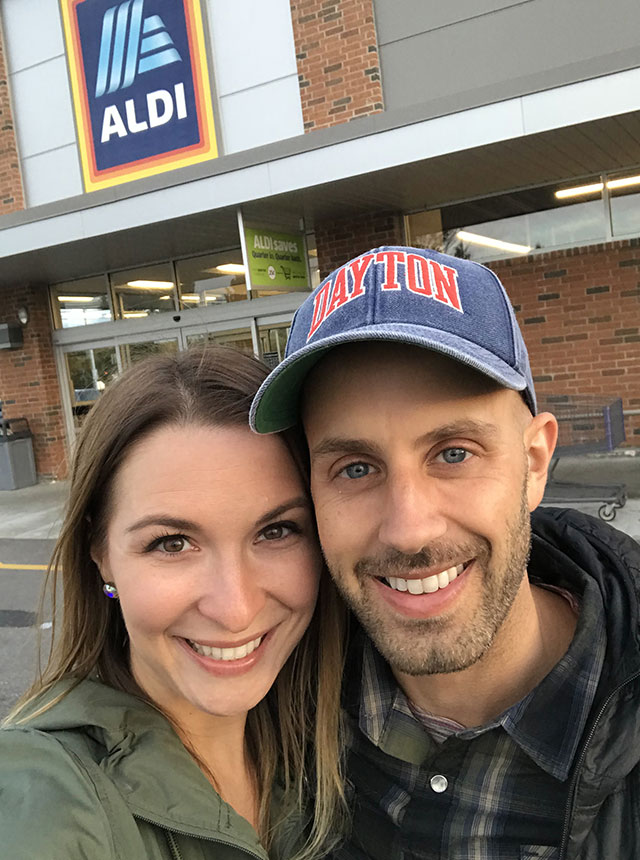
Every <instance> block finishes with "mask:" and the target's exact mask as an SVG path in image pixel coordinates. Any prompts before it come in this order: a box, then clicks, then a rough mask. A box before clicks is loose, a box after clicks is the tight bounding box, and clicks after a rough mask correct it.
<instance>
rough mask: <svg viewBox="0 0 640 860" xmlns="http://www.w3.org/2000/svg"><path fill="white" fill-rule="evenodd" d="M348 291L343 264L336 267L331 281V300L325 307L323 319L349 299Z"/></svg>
mask: <svg viewBox="0 0 640 860" xmlns="http://www.w3.org/2000/svg"><path fill="white" fill-rule="evenodd" d="M349 298H350V296H349V293H348V292H347V270H346V269H345V268H344V266H343V267H342V268H341V269H338V271H337V273H336V279H335V281H334V283H333V291H332V293H331V301H330V302H329V306H328V307H327V312H326V314H325V319H326V318H327V317H328V316H329V314H332V313H333V312H334V311H335V310H337V309H338V308H339V307H340V305H344V304H346V303H347V302H348V301H349Z"/></svg>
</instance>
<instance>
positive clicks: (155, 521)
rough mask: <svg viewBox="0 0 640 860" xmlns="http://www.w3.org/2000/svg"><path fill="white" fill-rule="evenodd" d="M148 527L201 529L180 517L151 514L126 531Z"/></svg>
mask: <svg viewBox="0 0 640 860" xmlns="http://www.w3.org/2000/svg"><path fill="white" fill-rule="evenodd" d="M147 526H167V528H170V529H177V530H178V531H196V530H197V529H199V526H198V524H197V523H194V522H193V521H192V520H183V519H180V518H179V517H172V516H170V515H169V514H149V516H147V517H142V519H140V520H136V521H135V523H132V525H130V526H127V528H126V529H125V531H127V532H135V531H139V530H140V529H145V528H147Z"/></svg>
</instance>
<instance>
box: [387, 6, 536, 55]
mask: <svg viewBox="0 0 640 860" xmlns="http://www.w3.org/2000/svg"><path fill="white" fill-rule="evenodd" d="M523 2H525V3H536V2H538V0H456V2H455V3H423V2H421V0H394V2H393V3H387V2H385V0H375V10H376V26H377V30H378V38H379V40H380V45H386V44H388V43H390V42H397V41H399V40H400V39H407V38H410V37H412V36H415V35H416V34H417V33H427V32H429V31H430V30H439V29H441V28H442V27H449V26H450V25H451V24H459V23H460V22H461V21H469V20H471V19H472V18H479V17H480V16H482V15H489V14H491V13H492V12H497V11H499V10H500V9H507V8H509V6H521V5H522V3H523Z"/></svg>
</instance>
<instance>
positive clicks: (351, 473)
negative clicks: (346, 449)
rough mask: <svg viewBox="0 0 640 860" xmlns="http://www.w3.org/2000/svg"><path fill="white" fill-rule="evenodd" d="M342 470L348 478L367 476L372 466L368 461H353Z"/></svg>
mask: <svg viewBox="0 0 640 860" xmlns="http://www.w3.org/2000/svg"><path fill="white" fill-rule="evenodd" d="M342 471H343V473H344V474H345V475H346V476H347V477H348V478H366V477H367V475H368V474H369V473H370V472H371V466H370V465H369V464H368V463H351V465H349V466H346V467H345V468H344V469H343V470H342Z"/></svg>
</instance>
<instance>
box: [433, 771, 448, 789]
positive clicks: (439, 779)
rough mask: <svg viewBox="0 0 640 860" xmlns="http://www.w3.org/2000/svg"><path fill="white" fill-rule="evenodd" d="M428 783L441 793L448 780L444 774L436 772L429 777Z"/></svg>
mask: <svg viewBox="0 0 640 860" xmlns="http://www.w3.org/2000/svg"><path fill="white" fill-rule="evenodd" d="M429 785H430V786H431V788H432V790H433V791H435V792H436V793H437V794H442V792H443V791H446V790H447V788H448V787H449V780H448V779H447V777H446V776H442V774H441V773H437V774H436V775H435V776H432V777H431V779H430V780H429Z"/></svg>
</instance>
